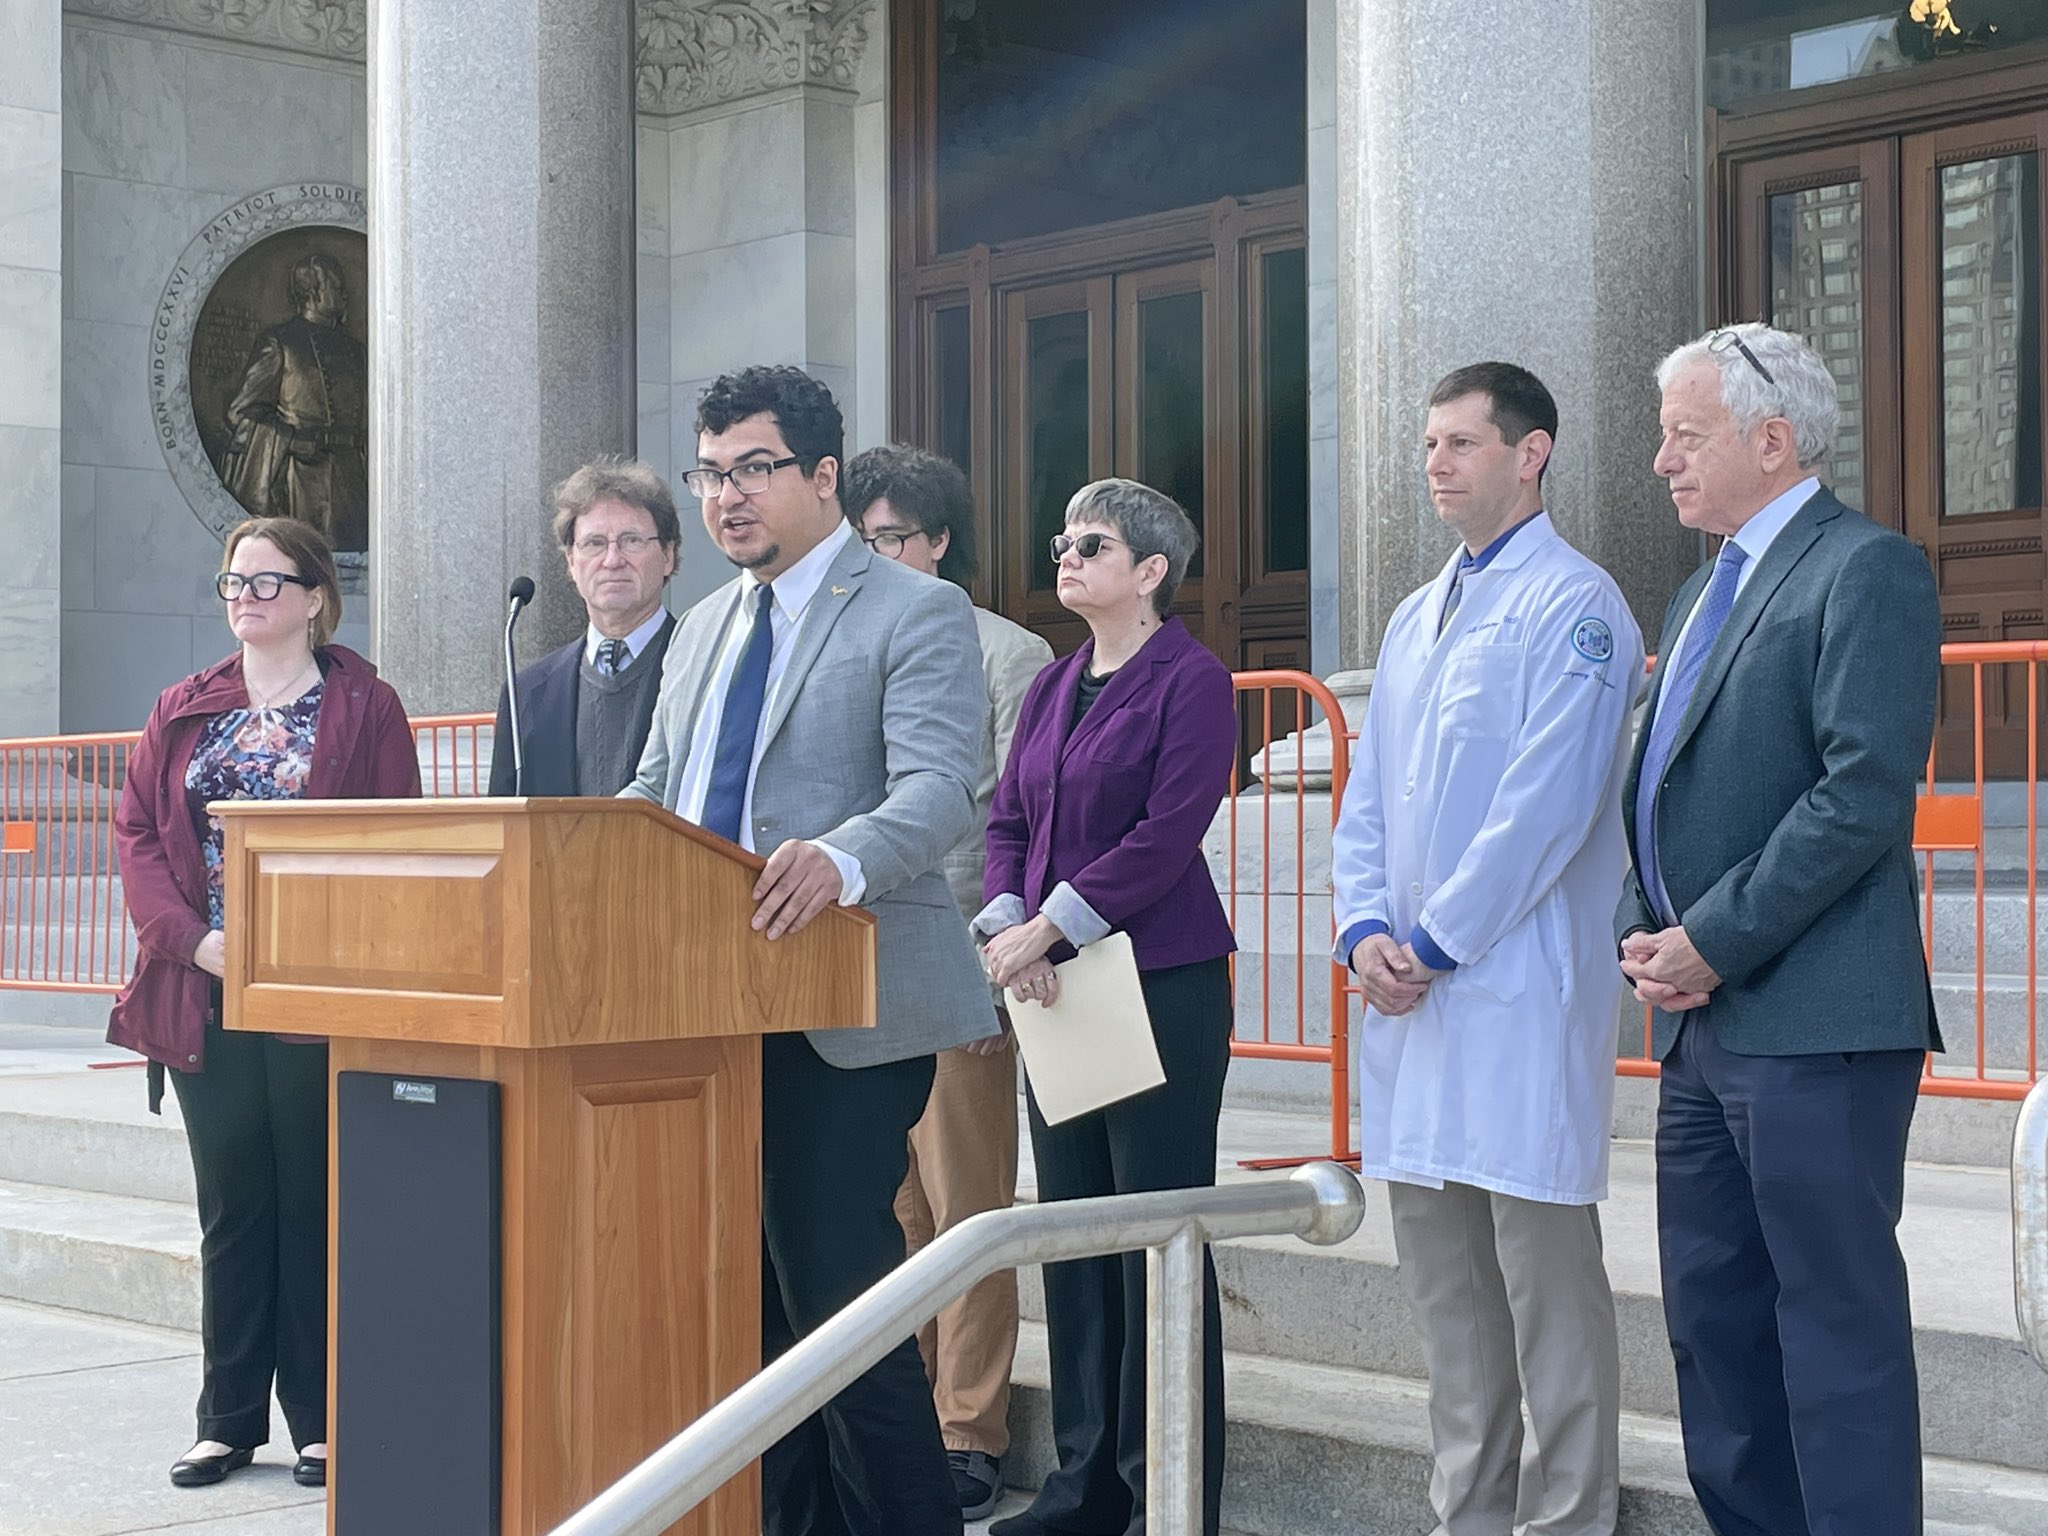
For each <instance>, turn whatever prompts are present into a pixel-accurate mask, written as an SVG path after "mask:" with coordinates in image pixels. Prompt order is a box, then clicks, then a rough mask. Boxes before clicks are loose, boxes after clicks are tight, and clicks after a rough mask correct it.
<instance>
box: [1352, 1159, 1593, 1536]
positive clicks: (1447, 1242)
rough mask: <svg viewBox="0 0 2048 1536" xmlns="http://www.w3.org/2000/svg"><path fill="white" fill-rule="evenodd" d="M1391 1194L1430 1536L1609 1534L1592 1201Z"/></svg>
mask: <svg viewBox="0 0 2048 1536" xmlns="http://www.w3.org/2000/svg"><path fill="white" fill-rule="evenodd" d="M1387 1195H1388V1202H1389V1204H1390V1205H1391V1206H1392V1208H1393V1215H1394V1252H1395V1255H1396V1256H1397V1257H1398V1259H1399V1260H1400V1268H1401V1281H1402V1285H1403V1287H1404V1288H1405V1289H1406V1290H1407V1292H1408V1300H1409V1303H1410V1305H1411V1306H1412V1307H1413V1308H1414V1311H1415V1322H1416V1326H1417V1327H1418V1328H1419V1329H1420V1330H1421V1332H1422V1353H1423V1359H1424V1361H1425V1362H1426V1363H1427V1364H1428V1366H1429V1427H1430V1439H1431V1442H1432V1444H1433V1446H1434V1449H1435V1452H1436V1467H1435V1470H1434V1471H1433V1472H1432V1473H1431V1475H1430V1480H1429V1500H1430V1503H1431V1504H1432V1505H1433V1506H1434V1507H1435V1509H1436V1515H1437V1519H1438V1520H1439V1521H1440V1522H1441V1524H1439V1525H1438V1527H1437V1532H1438V1536H1509V1533H1510V1532H1511V1531H1512V1532H1513V1533H1515V1536H1612V1533H1613V1531H1614V1522H1615V1514H1616V1506H1617V1503H1618V1501H1619V1497H1620V1460H1621V1354H1620V1348H1619V1346H1618V1344H1617V1343H1616V1340H1615V1332H1614V1292H1613V1289H1612V1288H1611V1287H1610V1285H1609V1284H1608V1280H1607V1268H1606V1265H1605V1263H1604V1262H1603V1261H1602V1259H1601V1254H1600V1214H1599V1209H1598V1207H1596V1206H1591V1205H1549V1204H1545V1203H1543V1202H1541V1201H1536V1200H1520V1199H1517V1198H1515V1197H1514V1196H1512V1195H1501V1194H1494V1193H1492V1192H1490V1191H1488V1190H1483V1189H1474V1188H1472V1187H1471V1186H1469V1185H1464V1184H1446V1185H1445V1186H1444V1187H1443V1188H1442V1189H1440V1190H1439V1189H1425V1188H1423V1187H1422V1186H1420V1185H1417V1184H1399V1183H1390V1184H1389V1185H1388V1186H1387ZM1524 1401H1526V1402H1527V1404H1528V1442H1529V1443H1528V1444H1527V1445H1526V1446H1525V1445H1524V1444H1523V1431H1522V1408H1523V1403H1524Z"/></svg>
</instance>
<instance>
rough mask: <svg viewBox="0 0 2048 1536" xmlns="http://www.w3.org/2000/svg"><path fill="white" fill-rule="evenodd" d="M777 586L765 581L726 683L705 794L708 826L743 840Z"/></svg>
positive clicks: (772, 641) (765, 689)
mask: <svg viewBox="0 0 2048 1536" xmlns="http://www.w3.org/2000/svg"><path fill="white" fill-rule="evenodd" d="M774 609H775V589H774V588H773V587H770V586H767V585H765V584H764V585H763V586H762V587H761V594H760V597H759V598H758V599H757V600H756V602H755V605H754V625H753V628H752V629H750V630H749V631H748V632H747V643H746V645H745V647H744V648H743V649H742V650H741V651H740V659H739V661H738V663H737V664H736V665H735V666H734V667H733V669H732V681H731V682H729V683H727V684H726V685H725V708H724V709H723V710H722V711H721V712H720V713H719V716H718V748H717V750H716V751H715V752H713V753H712V755H711V787H710V789H709V790H708V791H706V793H705V795H704V818H703V821H702V822H701V823H700V824H701V825H702V826H703V828H704V830H705V831H707V832H716V833H717V834H718V835H719V836H720V837H722V838H724V839H726V841H728V842H733V843H736V842H738V841H739V840H740V816H741V813H742V812H743V811H744V810H745V809H746V804H747V778H748V776H749V775H750V774H751V773H752V772H753V770H754V738H755V737H756V736H757V735H759V734H760V730H761V706H762V704H763V703H765V702H766V700H767V698H768V657H769V654H770V652H771V651H773V649H774V647H775V620H774Z"/></svg>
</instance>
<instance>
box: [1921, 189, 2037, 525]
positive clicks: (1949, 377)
mask: <svg viewBox="0 0 2048 1536" xmlns="http://www.w3.org/2000/svg"><path fill="white" fill-rule="evenodd" d="M2039 165H2040V157H2039V156H2038V155H2036V154H2033V153H2027V154H2017V155H1999V156H1996V157H1993V158H1988V159H1983V160H1966V161H1962V162H1960V163H1958V164H1953V165H1944V166H1941V167H1939V168H1938V171H1937V175H1938V178H1939V184H1938V190H1937V194H1936V196H1937V201H1936V214H1937V217H1938V218H1939V221H1940V245H1941V262H1940V267H1939V272H1938V280H1939V282H1940V284H1941V297H1940V306H1941V323H1940V326H1939V334H1940V337H1941V390H1940V421H1941V432H1940V444H1941V463H1942V476H1941V495H1942V508H1941V510H1942V514H1943V515H1944V516H1946V517H1978V516H1982V515H1983V514H1985V513H1989V512H2005V511H2010V510H2012V509H2014V508H2018V507H2038V506H2040V505H2041V501H2042V497H2041V432H2040V421H2041V283H2040V273H2041V253H2040V251H2039V249H2038V248H2037V247H2038V241H2037V239H2036V235H2035V232H2036V231H2037V230H2038V229H2039V228H2040V206H2039V197H2040V190H2039V181H2040V174H2039V169H2038V167H2039Z"/></svg>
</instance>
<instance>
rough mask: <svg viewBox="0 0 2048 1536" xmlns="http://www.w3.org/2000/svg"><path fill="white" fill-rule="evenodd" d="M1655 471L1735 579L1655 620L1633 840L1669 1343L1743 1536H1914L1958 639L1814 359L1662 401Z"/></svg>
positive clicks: (1710, 347)
mask: <svg viewBox="0 0 2048 1536" xmlns="http://www.w3.org/2000/svg"><path fill="white" fill-rule="evenodd" d="M1657 383H1658V386H1659V388H1660V389H1661V390H1662V392H1663V411H1662V428H1663V439H1662V445H1661V446H1660V447H1659V449H1658V452H1657V459H1656V469H1657V472H1658V473H1659V474H1661V475H1663V476H1664V477H1665V479H1666V480H1668V481H1669V482H1670V485H1671V499H1672V501H1673V503H1674V504H1675V505H1676V506H1677V508H1678V518H1679V521H1680V522H1682V523H1684V524H1685V525H1686V526H1687V527H1691V528H1697V529H1700V530H1701V531H1703V532H1706V533H1710V534H1714V535H1717V536H1718V537H1719V538H1720V539H1721V540H1722V541H1723V542H1722V544H1721V547H1720V550H1719V553H1718V554H1717V555H1716V556H1715V558H1714V559H1713V560H1712V561H1711V562H1709V563H1708V564H1707V565H1705V566H1703V567H1702V568H1701V569H1700V570H1699V571H1698V572H1696V573H1695V574H1694V576H1693V577H1692V579H1691V580H1690V581H1688V582H1687V583H1686V584H1685V586H1684V587H1682V588H1681V589H1680V590H1679V593H1678V595H1677V597H1675V598H1674V599H1673V600H1672V603H1671V607H1670V608H1669V610H1667V612H1666V613H1665V616H1664V629H1663V638H1662V641H1661V643H1660V644H1659V646H1658V648H1657V649H1658V656H1659V658H1660V660H1659V666H1658V673H1657V676H1656V678H1655V679H1654V680H1653V682H1652V685H1651V702H1650V710H1649V714H1648V717H1647V719H1646V720H1645V722H1644V725H1643V729H1642V733H1641V736H1640V738H1639V740H1638V741H1637V743H1636V755H1635V764H1634V768H1633V770H1632V772H1631V774H1630V777H1629V783H1628V790H1627V796H1626V799H1625V800H1624V801H1623V811H1624V814H1625V816H1626V818H1627V821H1628V839H1629V849H1630V852H1631V854H1632V855H1633V859H1634V878H1633V879H1632V880H1631V881H1630V882H1629V884H1628V887H1627V889H1626V891H1625V893H1624V896H1623V899H1622V903H1621V908H1620V911H1619V913H1618V915H1617V918H1616V932H1617V935H1618V937H1619V941H1620V945H1621V956H1622V970H1623V972H1624V974H1626V975H1627V976H1628V977H1629V979H1630V980H1631V981H1633V982H1634V983H1635V987H1636V995H1637V996H1638V997H1640V998H1641V999H1642V1000H1643V1001H1645V1002H1647V1003H1650V1004H1652V1005H1654V1007H1655V1009H1656V1018H1655V1031H1654V1045H1655V1048H1656V1053H1657V1056H1658V1057H1659V1059H1660V1060H1661V1061H1662V1062H1663V1064H1664V1073H1663V1083H1662V1087H1661V1090H1660V1092H1661V1097H1660V1100H1659V1104H1658V1113H1657V1209H1658V1218H1657V1219H1658V1236H1659V1245H1660V1248H1661V1252H1662V1260H1663V1272H1664V1313H1665V1321H1666V1324H1667V1326H1668V1327H1669V1329H1670V1333H1671V1349H1672V1353H1673V1355H1674V1356H1675V1357H1676V1361H1677V1367H1678V1404H1679V1414H1680V1418H1681V1420H1682V1421H1683V1425H1684V1433H1685V1452H1686V1465H1687V1468H1688V1470H1689V1471H1690V1473H1691V1476H1692V1484H1693V1489H1694V1491H1695V1492H1696V1493H1697V1494H1698V1496H1699V1501H1700V1505H1701V1507H1702V1508H1703V1509H1704V1510H1705V1511H1706V1515H1707V1518H1708V1520H1709V1521H1710V1522H1711V1523H1712V1525H1713V1527H1714V1529H1715V1530H1716V1531H1717V1532H1718V1533H1720V1536H1894V1533H1896V1536H1908V1533H1917V1532H1918V1531H1919V1530H1920V1528H1921V1515H1920V1506H1921V1491H1920V1403H1919V1392H1918V1386H1917V1380H1916V1376H1915V1372H1914V1364H1913V1321H1912V1315H1911V1312H1910V1309H1909V1305H1908V1299H1907V1293H1906V1270H1905V1264H1904V1261H1903V1260H1902V1259H1901V1257H1900V1254H1899V1246H1898V1237H1897V1230H1896V1229H1897V1226H1898V1222H1899V1215H1900V1210H1901V1206H1902V1203H1903V1199H1904V1181H1905V1156H1906V1133H1907V1130H1908V1128H1909V1127H1910V1125H1911V1123H1912V1119H1913V1106H1914V1103H1915V1096H1916V1093H1917V1089H1918V1082H1919V1077H1920V1064H1921V1060H1922V1053H1924V1052H1926V1051H1929V1050H1939V1049H1940V1048H1941V1039H1940V1035H1939V1033H1938V1031H1937V1030H1936V1027H1935V1020H1934V1006H1933V998H1932V995H1931V993H1930V990H1929V987H1928V976H1927V965H1926V960H1925V956H1924V954H1923V951H1922V949H1921V945H1920V929H1919V923H1918V919H1917V916H1916V914H1915V911H1914V892H1915V889H1916V886H1915V880H1914V869H1913V859H1912V835H1913V796H1914V790H1915V783H1916V779H1917V776H1918V774H1919V772H1920V770H1921V769H1922V767H1923V766H1924V765H1925V763H1926V761H1927V750H1928V744H1929V742H1930V740H1931V739H1932V736H1933V731H1934V706H1935V688H1936V683H1937V679H1938V676H1939V671H1940V646H1941V615H1940V609H1939V607H1938V605H1937V602H1936V598H1935V589H1934V580H1933V576H1932V574H1931V572H1930V571H1929V569H1928V564H1927V559H1926V557H1925V556H1924V555H1922V554H1921V553H1920V552H1919V551H1918V550H1917V549H1915V548H1914V547H1913V545H1911V544H1910V543H1908V542H1907V541H1906V540H1905V539H1903V538H1901V537H1899V536H1898V535H1897V534H1896V533H1891V532H1888V531H1887V530H1885V529H1882V528H1879V527H1877V526H1876V525H1875V524H1873V523H1871V522H1870V521H1869V519H1867V518H1865V517H1864V516H1863V515H1862V514H1861V513H1859V512H1855V511H1852V510H1851V509H1850V508H1848V507H1845V506H1843V505H1842V503H1841V502H1839V501H1837V500H1836V499H1835V497H1834V496H1833V494H1832V493H1830V492H1829V491H1828V490H1827V489H1826V488H1825V487H1824V486H1823V485H1822V484H1821V483H1820V480H1819V478H1818V472H1819V470H1820V469H1821V467H1822V466H1824V465H1825V463H1826V462H1827V458H1828V455H1829V453H1830V451H1831V450H1832V448H1833V445H1834V435H1835V424H1836V420H1837V408H1836V403H1835V389H1834V380H1833V378H1832V376H1831V375H1830V374H1829V373H1828V371H1827V368H1826V366H1825V365H1824V364H1823V363H1822V362H1821V360H1820V358H1819V357H1818V356H1816V355H1815V353H1814V351H1813V349H1812V348H1811V347H1809V346H1808V345H1807V344H1806V343H1805V342H1804V341H1802V340H1801V339H1799V338H1798V337H1796V336H1792V335H1788V334H1787V333H1785V332H1783V331H1777V330H1772V329H1770V328H1769V327H1766V326H1762V325H1742V326H1735V327H1731V328H1728V329H1724V330H1718V331H1713V332H1710V333H1708V334H1707V335H1706V336H1703V337H1701V338H1700V339H1699V340H1697V341H1694V342H1690V343H1688V344H1687V345H1685V346H1683V347H1680V348H1679V349H1678V350H1677V351H1675V352H1673V353H1672V354H1671V355H1670V356H1669V357H1667V358H1666V359H1665V360H1664V362H1663V364H1662V366H1661V367H1660V368H1659V369H1658V370H1657Z"/></svg>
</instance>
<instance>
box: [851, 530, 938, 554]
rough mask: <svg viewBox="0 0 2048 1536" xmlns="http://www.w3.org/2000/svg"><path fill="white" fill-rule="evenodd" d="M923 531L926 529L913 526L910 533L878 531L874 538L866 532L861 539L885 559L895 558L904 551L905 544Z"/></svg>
mask: <svg viewBox="0 0 2048 1536" xmlns="http://www.w3.org/2000/svg"><path fill="white" fill-rule="evenodd" d="M923 532H924V530H923V529H922V528H913V529H911V530H910V532H908V533H878V534H876V535H875V536H874V537H873V538H869V537H868V536H867V535H866V534H862V535H861V536H860V541H861V543H863V544H865V545H867V547H868V548H869V549H872V550H873V551H874V552H875V553H876V554H878V555H880V556H881V557H882V558H883V559H885V560H894V559H895V558H896V557H897V556H898V555H900V554H902V553H903V546H904V545H906V544H908V543H909V542H910V541H911V540H912V539H914V538H916V537H917V536H918V535H919V534H920V533H923Z"/></svg>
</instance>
